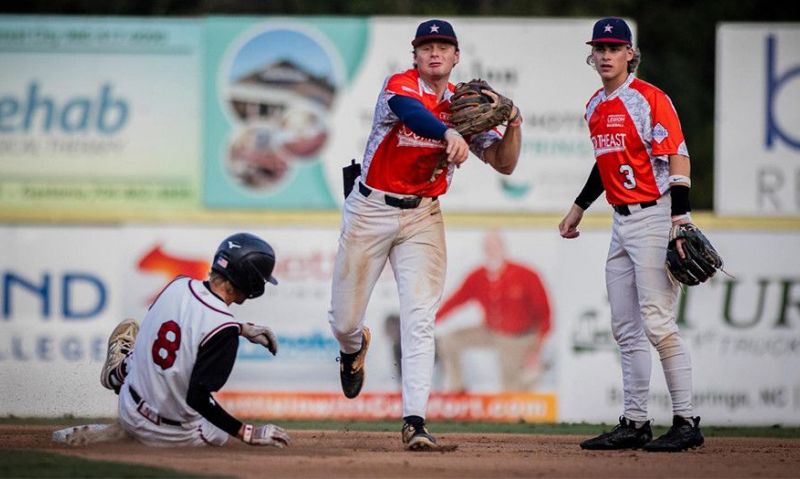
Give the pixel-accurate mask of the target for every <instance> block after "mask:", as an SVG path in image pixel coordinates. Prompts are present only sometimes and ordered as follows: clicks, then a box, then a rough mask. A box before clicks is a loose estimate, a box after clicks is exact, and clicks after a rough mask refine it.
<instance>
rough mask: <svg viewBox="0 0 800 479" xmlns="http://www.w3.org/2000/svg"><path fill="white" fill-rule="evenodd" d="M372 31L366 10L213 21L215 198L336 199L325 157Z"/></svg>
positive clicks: (328, 202)
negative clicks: (360, 15)
mask: <svg viewBox="0 0 800 479" xmlns="http://www.w3.org/2000/svg"><path fill="white" fill-rule="evenodd" d="M367 36H368V24H367V21H366V19H355V18H324V17H320V18H302V19H301V18H269V19H263V18H262V19H254V18H230V17H226V18H213V17H212V18H209V19H208V20H207V21H206V46H207V48H206V71H205V73H206V83H205V105H206V112H205V118H206V124H205V136H204V152H205V157H204V167H203V172H204V173H203V190H204V195H203V200H204V205H205V206H206V207H209V208H297V209H330V208H335V207H336V202H335V201H334V199H333V193H332V192H331V190H330V188H329V187H328V182H327V180H326V176H325V169H324V165H323V162H322V160H321V159H322V157H323V156H324V154H325V151H326V147H327V146H328V145H329V143H330V138H331V134H332V130H333V128H332V127H333V125H331V121H332V120H331V118H332V111H333V109H334V108H335V105H336V104H337V96H338V95H339V94H340V92H341V91H342V90H343V89H345V88H346V87H347V85H348V84H349V83H350V82H351V81H352V78H353V76H354V75H355V72H356V71H357V69H358V67H359V65H360V63H361V61H362V57H363V54H364V49H365V48H366V45H367ZM340 126H341V125H340Z"/></svg>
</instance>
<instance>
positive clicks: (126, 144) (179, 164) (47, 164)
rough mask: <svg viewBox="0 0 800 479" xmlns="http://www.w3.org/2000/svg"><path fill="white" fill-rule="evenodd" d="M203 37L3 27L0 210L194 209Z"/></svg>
mask: <svg viewBox="0 0 800 479" xmlns="http://www.w3.org/2000/svg"><path fill="white" fill-rule="evenodd" d="M201 28H202V25H200V24H198V23H197V22H196V21H189V20H145V19H119V18H113V19H112V18H91V19H90V18H80V17H77V18H69V19H66V18H56V17H12V16H3V17H0V64H2V65H3V74H2V76H0V208H2V210H5V211H15V210H28V211H31V210H33V211H37V210H38V211H71V212H73V213H74V212H75V211H95V212H96V211H103V210H106V211H111V212H117V211H119V212H122V213H124V212H131V211H140V212H155V211H163V210H167V211H169V210H178V211H181V210H186V209H196V208H197V207H198V206H199V205H200V177H201V176H200V161H199V159H200V157H201V156H200V155H201V151H200V146H199V145H200V131H201V130H200V128H201V113H202V108H201V96H200V84H199V81H198V80H197V79H198V78H199V77H200V76H201V63H200V52H201V50H202V30H201Z"/></svg>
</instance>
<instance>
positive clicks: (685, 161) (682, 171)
mask: <svg viewBox="0 0 800 479" xmlns="http://www.w3.org/2000/svg"><path fill="white" fill-rule="evenodd" d="M691 171H692V168H691V163H690V161H689V157H688V156H684V155H669V174H670V176H673V175H679V176H686V177H687V178H688V177H691V176H690V175H691Z"/></svg>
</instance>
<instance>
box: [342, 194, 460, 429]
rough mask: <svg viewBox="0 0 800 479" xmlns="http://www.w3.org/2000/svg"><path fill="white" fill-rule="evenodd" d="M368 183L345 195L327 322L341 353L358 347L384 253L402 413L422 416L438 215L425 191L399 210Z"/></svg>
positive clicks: (430, 353) (438, 266)
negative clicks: (395, 296) (398, 351)
mask: <svg viewBox="0 0 800 479" xmlns="http://www.w3.org/2000/svg"><path fill="white" fill-rule="evenodd" d="M370 189H371V190H372V193H370V195H369V197H366V196H364V194H363V193H362V192H361V191H360V189H359V188H358V185H356V188H354V189H353V191H352V192H351V193H350V195H349V196H348V197H347V199H346V200H345V205H344V213H343V218H342V230H341V235H340V237H339V250H338V253H337V256H336V263H335V265H334V270H333V285H332V297H331V309H330V311H329V313H328V321H329V322H330V325H331V329H332V331H333V334H334V336H335V337H336V339H337V340H338V341H339V344H340V349H341V350H342V351H343V352H345V353H353V352H356V351H358V350H359V348H360V347H361V330H362V329H363V326H364V321H365V317H364V313H365V311H366V309H367V303H368V301H369V298H370V295H371V294H372V290H373V288H374V286H375V283H376V282H377V281H378V278H379V276H380V274H381V271H383V268H384V266H385V264H386V260H387V259H388V260H389V262H390V264H391V265H392V270H393V271H394V277H395V280H396V282H397V290H398V293H399V295H400V342H401V347H402V351H403V357H402V370H403V416H411V415H415V416H420V417H423V418H424V417H425V413H426V409H427V403H428V397H429V395H430V389H431V383H432V379H433V361H434V353H435V351H434V348H435V345H434V335H433V325H434V318H435V314H436V310H437V309H438V307H439V303H440V302H441V299H442V293H443V290H444V277H445V269H446V262H447V259H446V250H445V238H444V223H443V221H442V214H441V211H440V209H439V202H438V201H434V200H432V199H431V198H424V199H423V200H422V202H421V203H420V204H419V206H418V207H416V208H413V209H399V208H396V207H394V206H389V205H387V204H386V203H385V199H384V194H385V193H384V192H381V191H379V190H376V189H374V188H371V187H370ZM393 196H399V195H393Z"/></svg>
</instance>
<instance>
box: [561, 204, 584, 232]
mask: <svg viewBox="0 0 800 479" xmlns="http://www.w3.org/2000/svg"><path fill="white" fill-rule="evenodd" d="M582 219H583V209H581V207H580V206H578V205H576V204H573V205H572V207H571V208H570V209H569V212H568V213H567V215H566V216H565V217H564V219H563V220H561V223H559V224H558V232H559V233H560V234H561V237H562V238H566V239H573V238H577V237H578V236H580V235H581V232H580V231H578V225H579V224H581V220H582Z"/></svg>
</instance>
